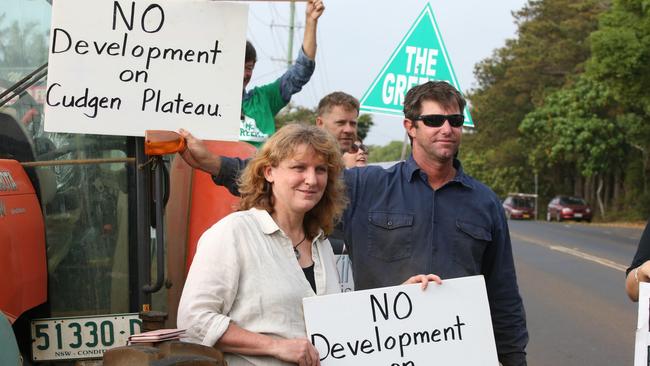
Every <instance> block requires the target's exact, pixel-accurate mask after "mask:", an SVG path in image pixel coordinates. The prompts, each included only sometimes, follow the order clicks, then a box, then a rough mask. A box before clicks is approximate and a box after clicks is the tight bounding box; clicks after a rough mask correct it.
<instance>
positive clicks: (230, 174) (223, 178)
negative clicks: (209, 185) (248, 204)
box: [212, 156, 250, 197]
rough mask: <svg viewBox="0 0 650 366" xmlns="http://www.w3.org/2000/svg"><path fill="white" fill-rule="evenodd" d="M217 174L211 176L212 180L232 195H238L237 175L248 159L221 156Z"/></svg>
mask: <svg viewBox="0 0 650 366" xmlns="http://www.w3.org/2000/svg"><path fill="white" fill-rule="evenodd" d="M220 158H221V168H220V169H219V174H217V175H213V176H212V181H213V182H214V183H215V184H216V185H218V186H224V187H226V189H227V190H228V191H229V192H230V193H231V194H232V195H233V196H237V197H239V176H240V175H241V173H242V171H243V170H244V168H246V165H248V162H249V161H250V159H245V160H244V159H240V158H229V157H226V156H221V157H220Z"/></svg>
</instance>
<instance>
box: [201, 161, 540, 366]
mask: <svg viewBox="0 0 650 366" xmlns="http://www.w3.org/2000/svg"><path fill="white" fill-rule="evenodd" d="M247 162H248V161H246V160H241V159H238V158H225V157H222V163H221V164H222V165H221V170H220V173H219V175H218V176H215V177H213V180H214V181H215V183H217V184H219V185H224V186H226V187H227V188H228V190H229V191H230V192H231V193H233V194H235V195H239V192H238V189H237V185H236V179H237V178H238V176H239V173H240V171H241V170H243V168H244V167H245V165H246V163H247ZM454 167H455V168H456V171H457V172H456V176H455V177H454V179H453V180H451V181H450V182H448V183H447V184H445V185H444V186H442V187H440V188H439V189H438V190H435V191H434V190H433V189H432V188H431V186H430V185H429V183H428V181H427V176H426V174H425V173H424V172H423V171H422V170H420V167H419V166H418V165H417V163H416V162H415V160H413V157H412V156H411V157H410V158H409V159H408V160H407V161H404V162H400V163H397V164H396V165H394V166H393V167H391V168H389V169H383V168H381V167H378V166H368V167H363V168H352V169H346V170H345V173H344V177H345V183H346V185H347V189H348V197H349V199H350V204H349V206H348V207H347V209H346V210H345V212H344V214H343V230H344V236H345V243H346V246H347V248H348V253H349V254H350V258H351V260H352V273H353V274H354V287H355V289H358V290H361V289H368V288H376V287H385V286H394V285H398V284H400V283H402V282H404V281H405V280H406V279H407V278H409V277H410V276H412V275H415V274H422V273H434V274H437V275H439V276H440V277H441V278H442V279H443V280H444V279H448V278H454V277H462V276H472V275H478V274H482V275H483V276H484V277H485V284H486V287H487V294H488V301H489V303H490V313H491V316H492V326H493V329H494V337H495V341H496V345H497V353H498V355H499V361H500V362H501V363H502V364H503V365H504V366H522V365H526V352H525V349H526V344H527V343H528V331H527V330H526V314H525V312H524V307H523V303H522V300H521V296H520V295H519V288H518V286H517V278H516V274H515V266H514V261H513V258H512V247H511V243H510V234H509V232H508V224H507V220H506V218H505V214H504V212H503V207H502V206H501V202H500V201H499V199H498V197H497V196H496V194H495V193H494V192H492V190H491V189H490V188H488V187H487V186H485V185H484V184H483V183H481V182H479V181H477V180H475V179H474V178H472V177H470V176H469V175H467V174H465V173H464V172H463V168H462V166H461V164H460V161H458V160H454Z"/></svg>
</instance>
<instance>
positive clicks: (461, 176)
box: [405, 154, 474, 189]
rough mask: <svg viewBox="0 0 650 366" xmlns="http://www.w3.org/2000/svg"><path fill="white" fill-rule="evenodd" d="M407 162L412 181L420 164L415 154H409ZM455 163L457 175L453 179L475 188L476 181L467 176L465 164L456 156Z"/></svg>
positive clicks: (408, 175)
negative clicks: (414, 156)
mask: <svg viewBox="0 0 650 366" xmlns="http://www.w3.org/2000/svg"><path fill="white" fill-rule="evenodd" d="M405 164H406V174H407V177H408V181H409V183H410V182H412V181H413V179H414V178H415V173H416V172H418V173H419V172H420V170H421V169H420V166H419V165H418V163H417V162H416V161H415V159H414V158H413V154H411V156H409V158H408V159H407V160H406V162H405ZM453 165H454V168H455V169H456V176H454V178H453V179H452V181H455V182H459V183H461V184H462V185H464V186H465V187H467V188H472V189H473V188H474V183H473V182H472V180H471V179H470V178H469V176H467V174H465V172H464V171H463V165H462V164H461V163H460V160H458V159H456V158H454V162H453Z"/></svg>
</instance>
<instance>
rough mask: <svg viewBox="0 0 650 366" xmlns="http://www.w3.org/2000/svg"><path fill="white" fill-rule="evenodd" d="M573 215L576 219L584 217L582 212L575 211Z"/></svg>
mask: <svg viewBox="0 0 650 366" xmlns="http://www.w3.org/2000/svg"><path fill="white" fill-rule="evenodd" d="M573 217H575V218H576V219H581V218H582V214H581V213H574V214H573Z"/></svg>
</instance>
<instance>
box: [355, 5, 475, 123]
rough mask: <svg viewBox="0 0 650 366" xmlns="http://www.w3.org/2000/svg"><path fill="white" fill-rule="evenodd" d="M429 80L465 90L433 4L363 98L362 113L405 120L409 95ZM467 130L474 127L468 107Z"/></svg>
mask: <svg viewBox="0 0 650 366" xmlns="http://www.w3.org/2000/svg"><path fill="white" fill-rule="evenodd" d="M429 80H445V81H447V82H448V83H450V84H451V85H453V86H454V87H456V89H458V90H461V88H460V86H459V85H458V80H457V79H456V74H455V73H454V68H453V67H452V65H451V60H450V59H449V55H448V54H447V49H446V48H445V43H444V42H443V40H442V35H441V34H440V30H439V29H438V24H437V23H436V19H435V18H434V16H433V10H432V9H431V4H428V3H427V5H426V6H425V7H424V10H422V12H421V13H420V15H419V16H418V18H417V19H416V20H415V22H414V23H413V25H412V26H411V29H409V31H408V32H407V33H406V35H405V36H404V38H403V39H402V41H401V42H400V44H399V46H397V49H395V51H394V52H393V54H392V55H391V56H390V59H388V62H386V64H385V65H384V67H383V69H382V70H381V72H380V73H379V75H378V76H377V78H375V81H373V83H372V84H371V85H370V88H368V90H367V91H366V93H365V94H364V96H363V98H361V110H363V111H366V112H372V113H381V114H388V115H395V116H403V104H404V96H405V95H406V92H407V91H408V90H409V89H411V88H412V87H414V86H416V85H420V84H424V83H425V82H427V81H429ZM465 126H467V127H474V122H472V116H471V115H470V114H469V109H468V108H467V107H465Z"/></svg>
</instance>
